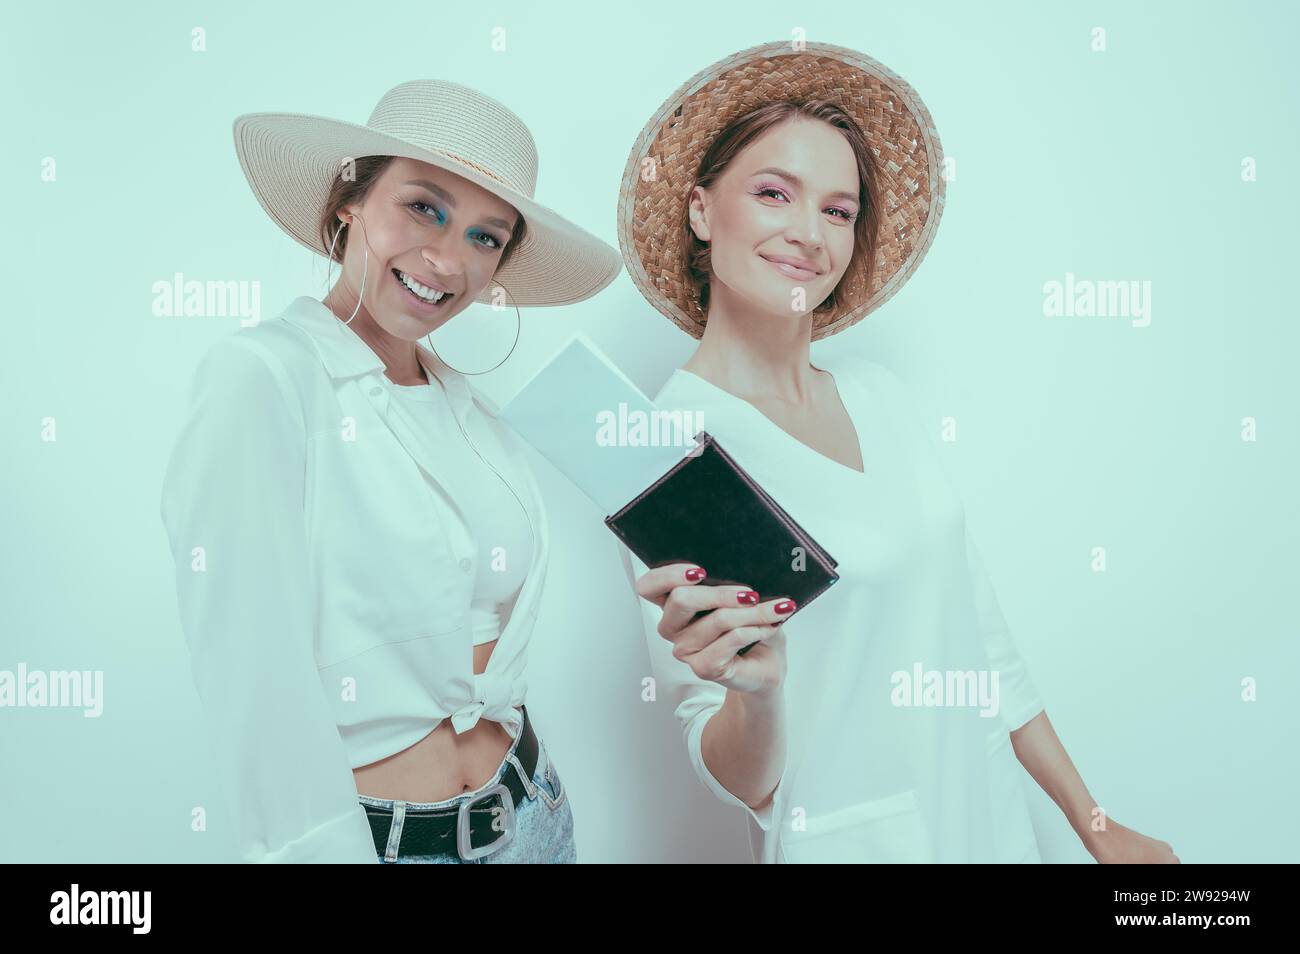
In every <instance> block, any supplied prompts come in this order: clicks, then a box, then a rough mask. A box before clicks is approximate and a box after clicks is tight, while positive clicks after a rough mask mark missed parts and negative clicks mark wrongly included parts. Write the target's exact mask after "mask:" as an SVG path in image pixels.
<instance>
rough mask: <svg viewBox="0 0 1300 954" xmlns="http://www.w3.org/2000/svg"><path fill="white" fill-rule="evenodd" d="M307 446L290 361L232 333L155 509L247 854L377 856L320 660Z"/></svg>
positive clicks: (206, 365)
mask: <svg viewBox="0 0 1300 954" xmlns="http://www.w3.org/2000/svg"><path fill="white" fill-rule="evenodd" d="M306 449H307V437H306V428H305V424H304V422H303V418H302V412H301V401H300V399H299V398H298V397H297V396H296V393H295V390H294V388H293V387H292V385H291V384H290V383H289V381H288V379H287V377H286V372H285V370H284V367H283V365H282V364H281V363H280V362H279V360H278V359H277V358H276V357H275V356H274V355H273V354H271V353H269V352H267V351H266V349H265V347H264V346H262V345H260V344H259V343H257V342H252V341H249V340H247V339H246V338H244V337H242V336H241V335H239V334H238V333H236V334H235V335H232V336H230V337H229V338H226V339H224V340H222V341H220V342H218V343H217V344H216V345H214V346H213V347H212V348H211V349H210V350H209V351H208V352H207V354H205V355H204V357H203V359H202V360H201V361H200V363H199V366H198V369H197V370H196V372H195V376H194V382H193V390H192V392H191V399H190V406H189V409H188V413H187V415H186V417H185V422H184V426H183V427H182V429H181V432H180V434H179V436H178V438H177V441H176V444H175V446H174V449H173V451H172V454H171V457H170V460H169V462H168V465H167V470H166V474H165V476H164V479H163V487H162V496H161V507H160V510H161V515H162V520H163V523H164V525H165V527H166V530H167V535H168V538H169V544H170V549H171V553H172V558H173V561H174V563H175V568H176V593H177V604H178V607H179V612H180V620H181V627H182V630H183V632H184V636H185V640H186V642H187V644H188V646H189V652H190V666H191V672H192V674H193V678H194V683H195V687H196V689H197V691H198V696H199V699H200V702H201V703H202V707H203V718H204V721H205V725H206V729H207V732H208V737H209V739H210V740H211V741H212V743H213V751H214V754H215V756H216V763H215V771H216V774H217V776H218V780H219V782H220V783H221V784H222V789H223V791H224V792H225V793H226V794H227V795H228V797H230V799H231V801H232V802H233V806H234V814H233V817H234V818H235V819H236V823H237V829H238V833H237V840H238V846H239V853H240V857H241V859H242V860H243V861H246V862H293V863H297V862H357V863H371V864H378V863H379V858H378V853H377V851H376V849H375V846H374V840H373V838H372V835H371V832H370V825H369V822H368V820H367V817H366V814H365V808H364V806H362V804H361V803H360V801H359V800H358V797H357V790H356V784H355V781H354V779H353V776H352V769H351V765H350V763H349V759H348V757H347V752H346V749H345V747H344V745H343V740H342V738H341V737H340V735H339V732H338V727H337V725H336V723H335V720H334V718H333V716H332V714H331V708H330V705H329V700H328V699H327V697H326V695H325V689H324V687H323V686H322V684H321V682H320V678H319V676H318V673H317V667H316V659H315V651H314V644H315V626H314V614H313V602H312V598H311V583H310V576H309V560H308V549H307V537H306V525H305V517H304V490H305V486H304V483H305V462H306Z"/></svg>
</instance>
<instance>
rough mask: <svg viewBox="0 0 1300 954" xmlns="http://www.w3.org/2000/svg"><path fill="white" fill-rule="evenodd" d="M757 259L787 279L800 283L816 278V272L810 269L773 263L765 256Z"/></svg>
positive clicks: (787, 263) (786, 263) (785, 263)
mask: <svg viewBox="0 0 1300 954" xmlns="http://www.w3.org/2000/svg"><path fill="white" fill-rule="evenodd" d="M758 257H759V258H761V259H762V260H763V261H765V262H767V264H769V265H771V266H772V267H773V268H775V269H776V270H777V271H779V272H780V273H781V274H782V275H785V276H786V277H787V278H794V279H798V280H799V281H801V282H802V281H807V280H808V279H810V278H816V277H817V274H818V273H817V272H815V271H813V270H812V269H811V268H801V267H800V266H798V265H791V264H790V263H789V262H774V261H772V260H771V259H770V258H768V257H767V256H766V255H760V256H758Z"/></svg>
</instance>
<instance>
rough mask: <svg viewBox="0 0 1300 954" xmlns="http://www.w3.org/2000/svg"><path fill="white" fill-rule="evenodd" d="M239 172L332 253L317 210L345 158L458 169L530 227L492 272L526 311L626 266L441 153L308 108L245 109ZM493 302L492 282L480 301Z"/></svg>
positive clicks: (308, 238)
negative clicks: (391, 158)
mask: <svg viewBox="0 0 1300 954" xmlns="http://www.w3.org/2000/svg"><path fill="white" fill-rule="evenodd" d="M233 132H234V138H235V152H236V153H237V154H238V156H239V165H240V168H242V169H243V170H244V176H245V177H246V178H247V179H248V184H249V185H250V186H251V187H252V190H253V194H254V195H255V196H257V201H258V202H259V203H260V204H261V206H262V208H263V209H264V210H266V213H267V215H269V216H270V217H271V219H272V220H273V221H274V222H275V223H276V224H277V225H278V226H280V228H282V229H283V230H284V231H285V232H287V233H288V234H289V235H290V236H291V237H292V238H293V239H294V240H295V241H297V242H298V243H299V244H301V245H303V246H306V247H307V248H309V249H311V250H312V251H313V252H316V253H317V254H318V255H328V252H327V250H326V247H325V246H324V245H323V244H322V243H321V238H320V234H319V216H320V210H321V208H322V207H323V206H324V204H325V200H326V199H327V198H328V196H329V190H330V187H331V185H332V184H333V182H334V179H335V177H336V176H337V175H338V173H339V170H340V168H341V165H342V163H343V161H344V160H345V159H348V158H352V159H360V158H361V157H363V156H381V155H382V156H402V157H405V158H408V159H418V160H419V161H421V162H427V163H430V164H431V165H434V166H437V167H438V168H440V169H445V170H447V171H448V172H454V173H455V174H456V175H459V176H462V177H464V178H465V179H468V180H469V181H470V182H473V183H475V184H476V185H479V186H482V187H483V188H484V189H486V190H487V191H489V192H491V193H492V194H493V195H495V196H497V197H499V198H500V199H502V200H504V201H506V202H509V203H510V204H511V205H512V206H514V208H515V209H516V210H518V212H519V213H520V214H521V215H522V216H523V217H524V221H525V222H527V225H528V228H527V232H526V233H525V235H524V238H523V241H521V242H520V244H519V247H518V248H516V249H515V250H514V252H512V253H511V256H510V259H509V261H507V262H506V264H505V265H503V266H501V267H500V268H499V269H497V272H496V274H495V275H494V276H493V281H494V282H499V283H500V285H501V286H502V287H503V288H504V289H505V290H506V293H507V295H508V296H509V297H510V299H511V301H512V302H513V304H515V305H518V306H519V307H521V308H524V307H529V306H532V307H543V306H550V305H569V304H573V303H575V302H580V301H584V300H585V299H587V298H590V297H591V296H593V295H595V294H596V293H597V292H599V291H600V290H601V289H603V288H604V287H605V286H607V285H608V284H609V283H610V282H612V281H613V280H614V279H615V278H616V277H617V276H618V273H619V270H620V269H621V268H622V264H623V262H622V259H621V257H620V256H619V254H618V251H617V250H616V249H615V248H613V247H612V246H611V245H609V244H608V243H606V242H604V241H602V240H601V239H599V238H597V237H596V236H594V235H592V234H591V233H590V232H588V231H586V230H585V229H583V228H582V227H580V226H578V225H576V224H575V223H573V222H570V221H569V220H568V219H566V218H564V217H563V216H561V215H559V214H557V213H556V212H554V211H553V210H551V209H549V208H547V207H546V206H544V205H541V204H539V203H537V202H535V201H534V200H533V199H531V198H529V197H528V196H526V195H524V194H522V193H520V192H518V191H516V190H514V189H512V188H510V187H509V186H506V185H504V184H503V183H501V182H499V181H497V180H496V179H495V178H493V177H492V176H490V175H487V174H485V173H482V172H479V171H478V170H476V169H474V168H472V167H470V166H467V165H466V164H464V163H462V162H458V161H456V160H455V159H454V158H451V157H449V156H446V155H444V154H442V153H438V152H433V151H430V150H428V149H423V148H421V147H419V146H416V145H412V144H411V143H408V142H406V141H404V140H402V139H398V138H396V137H394V136H390V135H387V134H386V133H382V132H379V131H377V130H374V129H371V128H370V127H368V126H362V125H358V124H356V123H349V122H345V121H343V120H338V119H330V118H329V117H325V116H311V115H306V114H303V113H245V114H244V115H242V116H239V117H238V118H237V119H236V120H235V122H234V128H233ZM491 300H492V286H491V285H489V286H488V288H487V289H485V290H484V292H483V293H482V294H481V295H479V296H478V298H477V299H476V301H479V302H484V303H488V302H490V301H491Z"/></svg>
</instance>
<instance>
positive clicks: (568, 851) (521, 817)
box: [358, 738, 578, 865]
mask: <svg viewBox="0 0 1300 954" xmlns="http://www.w3.org/2000/svg"><path fill="white" fill-rule="evenodd" d="M537 743H538V757H537V768H536V770H535V771H534V772H533V777H532V780H531V784H529V785H525V786H524V788H525V789H527V790H528V791H527V797H526V798H525V799H524V800H523V801H522V802H520V803H519V805H518V807H517V808H516V809H515V832H514V836H513V837H512V838H511V839H510V840H509V842H507V843H506V845H505V847H503V848H500V849H498V850H496V851H494V852H492V853H491V854H489V855H484V856H483V857H481V858H475V859H471V860H470V861H465V860H463V859H461V858H459V857H457V856H454V855H453V856H448V855H409V854H405V853H403V852H402V850H401V824H402V823H401V821H398V822H396V823H394V824H393V825H392V828H391V829H390V835H389V839H388V850H387V852H380V853H379V861H380V863H381V864H399V865H401V864H451V865H456V864H573V863H575V862H576V861H577V860H578V850H577V847H576V846H575V844H574V841H573V812H572V811H570V809H569V799H568V794H567V793H566V792H565V790H564V783H563V782H561V781H560V776H559V774H558V773H557V772H556V770H555V765H554V764H552V762H551V760H550V757H549V754H548V753H547V751H546V744H545V743H544V742H542V740H541V739H538V740H537ZM518 745H519V739H518V738H516V739H515V740H514V742H513V743H512V744H511V746H510V750H509V751H508V752H506V754H505V756H504V757H503V758H502V760H501V765H500V766H499V767H498V768H497V772H496V774H495V775H494V776H493V777H492V779H491V780H490V781H488V782H485V783H483V785H482V786H480V787H479V788H477V789H475V790H474V791H472V792H462V793H461V794H459V795H457V796H455V797H454V798H449V799H447V800H445V801H441V802H406V801H398V800H395V799H391V798H374V797H373V796H370V795H358V798H360V799H361V804H362V805H364V806H365V807H366V811H367V813H371V814H373V813H376V812H381V813H384V814H387V815H393V814H394V812H395V811H396V809H397V806H398V805H399V804H400V805H401V806H403V810H402V813H401V814H403V816H404V813H405V811H407V810H412V811H416V810H424V809H430V808H456V807H459V806H460V804H461V803H462V802H466V801H473V800H474V799H476V798H477V797H479V796H481V795H482V794H483V793H484V792H486V791H487V790H488V789H490V788H491V787H492V786H494V785H496V784H498V783H499V782H501V781H503V780H504V779H505V777H506V773H507V772H514V773H516V774H518V770H517V769H516V768H515V766H514V758H515V748H516V747H517V746H518Z"/></svg>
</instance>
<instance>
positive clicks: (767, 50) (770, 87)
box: [618, 41, 944, 341]
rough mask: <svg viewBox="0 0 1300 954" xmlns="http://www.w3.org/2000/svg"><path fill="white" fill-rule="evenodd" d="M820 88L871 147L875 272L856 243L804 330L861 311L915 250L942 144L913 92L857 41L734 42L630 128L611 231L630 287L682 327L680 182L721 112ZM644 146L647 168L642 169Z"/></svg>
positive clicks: (933, 197) (934, 196)
mask: <svg viewBox="0 0 1300 954" xmlns="http://www.w3.org/2000/svg"><path fill="white" fill-rule="evenodd" d="M813 99H824V100H830V101H831V102H834V103H835V104H837V105H838V106H840V108H842V109H843V110H844V111H845V112H847V113H848V114H849V115H850V116H852V117H853V119H854V120H855V121H856V122H857V123H858V125H859V126H860V127H861V128H862V131H863V133H864V134H865V136H866V139H867V142H868V144H869V145H870V147H871V151H872V154H873V155H874V156H875V157H876V160H877V163H876V164H877V166H878V172H879V182H880V195H881V198H882V200H883V204H884V208H883V210H882V215H881V226H880V235H879V238H878V242H879V245H878V249H877V253H876V275H875V277H874V279H873V282H872V285H873V287H872V288H870V289H869V288H867V281H866V276H865V274H864V273H865V264H866V263H865V261H864V260H863V256H861V255H860V254H855V255H854V257H853V261H852V262H851V263H850V264H849V267H848V269H847V271H845V273H844V277H843V278H842V279H841V280H840V285H839V290H840V296H839V298H840V303H839V305H838V306H837V309H836V310H835V311H834V312H829V313H824V314H817V313H814V314H813V329H812V340H814V341H816V340H817V339H819V338H825V337H826V336H828V335H833V334H835V333H836V332H839V331H843V330H844V329H845V328H848V327H849V326H850V325H853V324H855V323H856V322H859V321H861V320H862V319H863V318H865V317H866V316H867V315H869V314H870V313H871V312H873V311H875V309H877V308H879V307H880V306H881V305H882V304H884V303H885V302H886V301H888V300H889V298H890V297H891V296H892V295H893V294H894V292H896V291H898V289H899V288H901V287H902V285H903V283H904V282H906V281H907V279H908V278H909V277H910V276H911V274H912V272H914V271H915V270H916V267H917V266H918V265H919V264H920V263H921V259H922V258H924V257H925V253H926V251H927V250H928V249H929V248H930V243H931V242H933V241H934V234H935V230H936V229H937V228H938V225H939V218H940V216H941V214H942V212H943V195H944V178H943V175H942V171H943V150H942V147H941V145H940V143H939V134H938V132H936V131H935V128H934V121H933V120H932V119H931V118H930V112H929V110H927V109H926V107H925V104H924V103H923V102H921V98H920V97H919V96H918V95H917V94H916V91H915V90H914V89H912V87H911V86H909V85H908V84H907V83H906V82H904V81H903V79H902V78H901V77H899V76H898V75H896V74H895V73H893V72H892V71H890V70H889V69H888V68H886V67H885V66H883V65H882V64H880V63H878V62H876V61H875V60H873V59H872V58H871V57H869V56H867V55H865V54H863V53H859V52H857V51H856V50H850V49H845V48H844V47H840V46H831V45H829V44H826V43H806V44H803V47H802V49H796V48H795V47H794V45H793V44H792V43H791V42H789V41H782V42H777V43H767V44H764V45H762V46H755V47H751V48H750V49H747V50H742V51H741V52H739V53H736V54H734V55H732V56H729V57H727V58H726V59H724V60H720V61H718V62H717V63H714V64H713V65H712V66H709V67H707V68H706V69H704V70H702V71H700V72H699V73H697V74H696V75H695V76H692V77H691V78H690V79H689V80H687V81H686V82H685V83H683V84H682V85H681V86H680V87H679V88H678V89H677V91H676V92H675V93H673V94H672V96H670V97H668V99H667V100H666V101H665V102H664V104H663V105H662V106H661V107H660V108H659V110H658V111H657V112H656V113H655V114H654V116H653V117H652V118H651V119H650V121H649V122H648V123H647V124H646V126H645V128H644V129H643V130H642V131H641V134H640V136H638V137H637V140H636V143H635V144H634V145H633V146H632V152H631V154H630V155H629V156H628V160H627V167H626V169H625V170H624V173H623V183H622V191H621V194H620V199H619V206H618V241H619V245H620V246H621V248H622V251H623V259H624V261H625V263H626V264H627V269H628V273H629V274H630V275H631V276H632V281H633V282H635V283H636V286H637V288H638V289H640V291H641V294H643V295H644V296H645V297H646V299H647V300H649V302H650V303H651V304H652V305H654V306H655V308H657V309H658V310H659V311H660V312H662V313H663V314H664V315H666V316H667V317H668V318H669V319H671V320H672V322H673V323H674V324H675V325H677V326H678V327H679V328H681V329H682V330H683V331H685V332H686V333H687V334H689V335H691V336H692V337H695V338H699V337H701V336H702V335H703V334H704V324H705V318H706V315H705V313H704V312H703V311H701V310H700V308H699V303H698V301H697V300H696V298H695V297H694V293H693V292H694V289H693V286H692V285H691V282H690V280H689V277H688V273H687V269H686V252H687V248H686V232H685V221H686V219H685V214H686V202H687V194H688V193H689V191H690V189H691V186H692V185H693V184H694V182H695V176H696V174H697V172H698V171H699V164H700V160H701V158H702V157H703V155H704V153H705V152H706V151H707V150H708V148H709V146H710V145H711V144H712V142H713V140H714V139H715V138H716V136H717V135H718V133H719V132H721V131H722V129H723V128H724V127H726V126H727V125H728V124H729V123H730V122H731V121H732V120H734V119H736V118H738V117H739V116H742V115H744V114H745V113H748V112H750V111H751V110H753V109H756V108H758V107H759V106H763V105H765V104H767V103H771V102H775V101H778V100H784V101H789V102H801V101H805V100H813ZM647 157H653V159H654V169H655V174H654V176H653V177H652V178H651V180H650V181H644V180H643V178H642V176H641V169H642V163H643V161H644V160H645V159H646V158H647Z"/></svg>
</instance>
